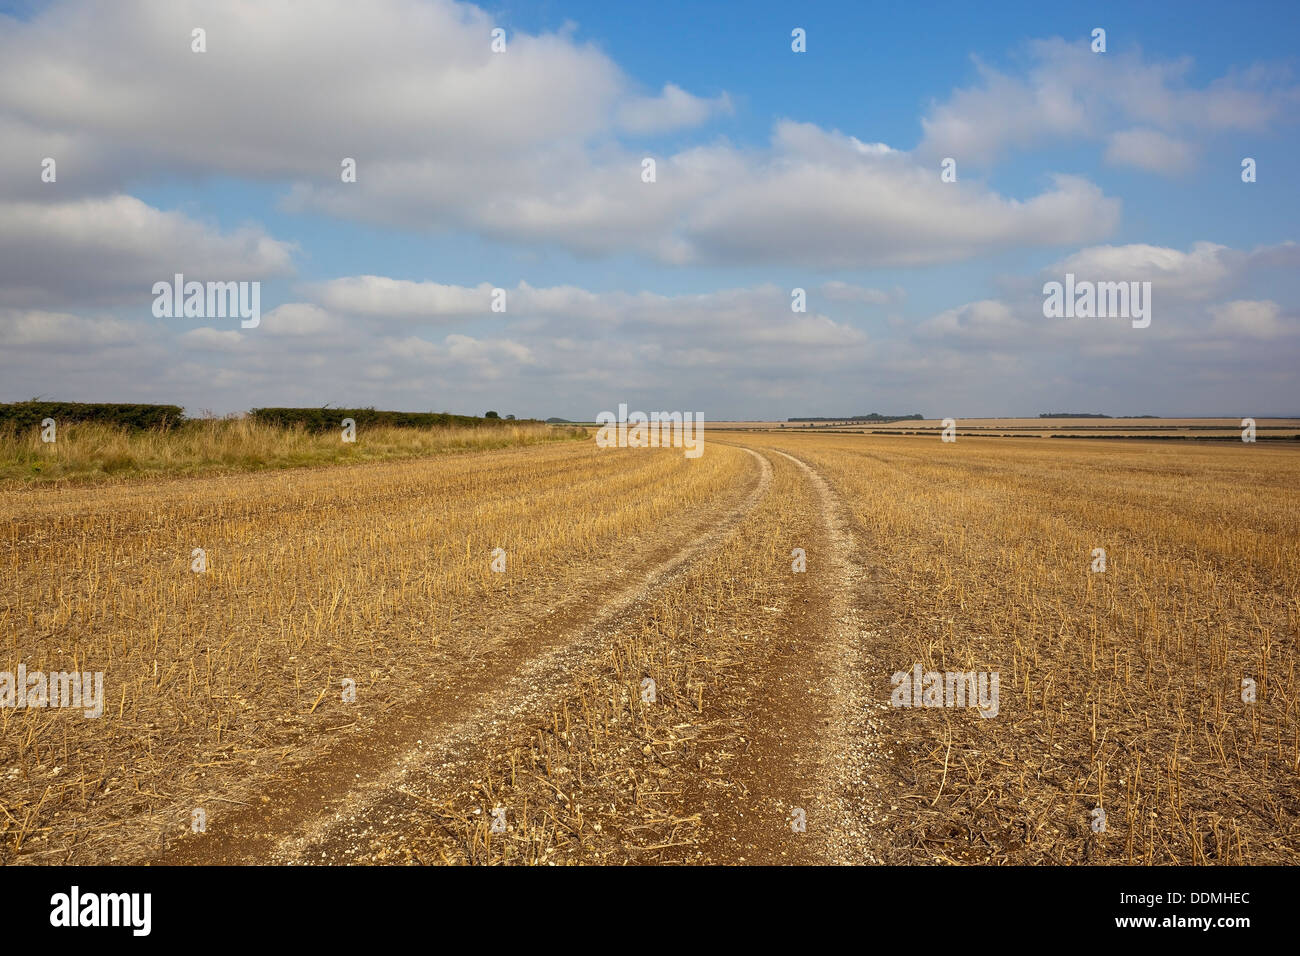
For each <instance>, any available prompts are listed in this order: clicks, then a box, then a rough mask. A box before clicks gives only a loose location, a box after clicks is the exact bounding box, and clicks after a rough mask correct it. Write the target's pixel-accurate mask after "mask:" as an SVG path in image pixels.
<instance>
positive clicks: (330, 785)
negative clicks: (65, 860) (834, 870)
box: [154, 449, 875, 864]
mask: <svg viewBox="0 0 1300 956" xmlns="http://www.w3.org/2000/svg"><path fill="white" fill-rule="evenodd" d="M746 452H747V454H748V456H750V458H751V463H752V466H753V467H752V468H751V472H752V474H751V475H750V476H749V479H748V480H749V485H750V488H749V490H748V492H747V493H746V494H745V496H744V497H743V499H742V500H740V501H739V502H738V503H736V504H735V505H734V506H732V507H730V508H729V509H724V510H723V511H722V513H721V514H716V515H711V516H709V520H708V521H705V522H703V523H702V525H701V528H700V530H699V531H698V532H697V533H696V534H695V535H693V536H692V540H690V541H685V542H683V541H681V540H680V539H677V540H672V541H669V542H666V543H659V544H658V546H657V547H656V548H653V549H644V548H643V549H641V550H640V551H638V550H635V549H633V550H629V552H628V553H626V554H625V555H623V556H621V567H620V568H619V569H618V581H619V586H618V587H617V588H611V589H607V590H606V591H604V592H603V593H600V594H598V595H594V596H589V597H588V599H587V600H582V601H576V602H573V603H572V604H571V605H570V606H568V607H566V608H565V609H564V610H563V612H562V613H559V614H555V615H551V616H548V617H546V618H545V619H544V620H535V621H533V622H530V623H531V626H530V627H524V628H520V633H519V636H518V638H517V639H516V640H515V641H513V642H512V643H511V644H510V646H509V647H508V648H506V649H505V650H504V651H503V652H502V653H499V654H498V655H496V656H494V657H493V658H492V659H490V660H487V661H484V662H482V665H481V666H480V667H478V668H477V669H475V670H473V671H472V672H471V671H469V670H468V669H466V668H461V669H460V670H459V671H458V672H457V673H447V674H443V675H440V678H441V679H440V681H439V684H438V685H437V686H435V687H431V688H429V693H427V694H425V695H421V696H420V697H419V698H418V699H417V700H414V701H412V702H411V703H410V704H409V705H407V706H405V707H401V708H397V709H395V710H394V711H393V712H392V713H391V714H390V715H388V716H387V717H386V718H385V720H384V721H383V723H382V724H380V725H378V726H375V727H372V728H370V729H368V731H367V732H366V734H365V735H364V736H359V737H355V738H344V739H343V740H341V741H340V744H339V746H337V747H334V748H331V750H330V751H329V752H327V753H326V754H324V755H323V756H322V757H321V758H320V759H318V760H316V761H314V762H312V763H309V764H306V765H301V766H297V767H294V768H292V769H291V770H289V772H288V773H286V774H285V775H284V776H282V777H281V778H280V779H278V780H277V781H276V783H275V785H274V786H273V787H271V788H269V789H267V790H266V791H265V793H264V794H263V795H264V796H265V798H266V800H265V802H262V803H259V804H254V805H251V806H246V807H243V808H241V809H240V810H239V811H237V812H235V813H228V814H224V815H223V817H222V821H221V826H220V828H219V829H218V828H212V829H210V830H209V832H207V833H205V834H203V835H202V836H198V837H187V838H185V839H183V840H181V841H179V842H177V843H175V844H173V845H172V846H171V847H169V848H168V850H167V851H166V852H165V853H163V854H162V855H160V856H159V857H157V858H156V859H155V861H154V862H158V863H241V862H242V863H246V862H275V863H282V864H283V863H289V864H293V863H299V864H303V863H305V864H322V863H329V864H336V863H350V862H358V861H370V860H382V859H392V858H393V857H394V855H395V854H394V848H395V846H400V845H401V844H405V843H407V842H408V839H409V837H410V835H411V834H416V833H424V832H428V831H430V830H432V829H436V828H437V827H438V826H439V824H440V823H441V822H442V821H443V819H445V818H448V817H450V816H451V814H449V813H448V812H447V807H448V806H449V805H450V804H451V803H452V801H453V797H454V795H456V794H457V793H460V794H462V795H464V794H467V793H468V792H469V791H472V790H473V789H474V788H475V787H476V786H477V785H478V784H479V780H478V775H479V774H480V773H481V763H482V757H483V755H484V754H490V753H493V752H499V751H503V750H505V749H506V748H508V747H509V746H510V744H511V742H512V741H514V740H517V739H519V738H520V737H521V736H525V735H527V734H528V732H529V728H530V727H531V726H532V725H534V724H536V723H537V722H538V720H539V719H542V718H544V716H545V715H546V714H547V713H549V712H550V709H551V708H552V706H553V705H554V704H555V703H556V700H557V698H559V697H563V696H564V695H565V694H566V693H567V691H568V688H569V686H570V685H571V683H572V680H573V676H574V675H575V674H577V673H578V672H580V671H581V670H582V669H583V667H584V666H586V665H590V664H591V662H593V661H594V660H596V658H597V657H598V655H599V651H600V649H601V647H602V646H604V645H605V644H607V643H608V642H609V639H610V637H611V635H613V634H616V633H618V632H620V631H628V630H630V629H632V628H634V627H635V626H636V625H637V620H638V618H639V616H641V615H643V614H644V608H643V607H642V605H643V603H644V599H645V598H646V596H647V595H648V594H650V593H652V592H656V591H660V590H662V589H664V588H666V587H669V586H671V584H672V582H673V581H674V580H675V579H677V578H680V577H681V575H682V573H683V572H684V570H685V569H687V568H689V567H691V566H692V565H695V564H698V563H699V562H700V560H701V559H702V558H703V557H705V556H706V555H708V554H709V553H710V552H712V551H715V550H716V549H718V548H719V547H722V546H725V545H726V544H727V542H728V539H729V537H730V536H731V535H732V534H733V533H734V532H735V529H736V528H737V526H738V525H739V523H740V522H741V521H742V520H743V519H744V518H745V517H746V516H750V515H752V513H753V512H754V510H755V508H756V506H757V505H758V504H759V503H760V502H761V501H763V500H764V498H765V497H766V496H768V495H769V494H770V489H771V486H772V474H773V465H772V460H773V456H778V457H777V460H778V461H781V462H782V467H789V466H793V468H794V469H795V470H796V472H797V479H798V481H799V483H801V484H803V485H804V486H805V489H804V490H805V491H806V492H807V494H806V496H805V497H803V498H802V499H800V505H801V508H802V512H801V514H800V515H799V518H800V522H801V525H802V528H803V531H802V537H801V539H800V541H799V545H800V546H802V547H803V548H804V549H805V551H806V552H807V554H808V555H809V571H808V573H806V574H801V575H798V576H797V577H795V578H793V579H792V580H794V581H797V585H796V586H795V590H794V593H793V595H792V601H791V604H790V606H789V608H788V609H787V610H786V613H785V614H784V615H783V619H782V622H781V627H780V631H779V633H778V634H776V635H775V636H774V637H773V639H772V640H771V642H770V644H771V647H772V649H773V650H772V653H770V654H769V655H767V656H766V657H765V658H760V660H761V662H762V666H761V667H751V668H747V672H746V675H745V685H746V688H747V693H746V696H745V700H746V701H747V705H745V706H742V707H740V708H738V712H736V713H734V714H733V715H732V716H733V718H734V719H737V720H739V721H741V722H742V724H743V727H744V728H745V733H744V737H743V739H744V749H743V752H741V753H740V754H739V755H738V756H737V759H736V760H734V761H733V762H731V763H730V765H729V767H728V771H727V775H728V777H729V782H730V783H731V786H729V787H726V788H710V787H694V788H693V784H694V781H691V780H689V779H687V780H685V781H684V782H683V783H684V789H683V793H692V791H693V795H694V797H695V798H696V799H698V800H699V803H698V804H697V805H695V806H689V805H688V806H684V807H683V809H684V810H693V812H694V815H696V816H698V817H699V819H700V820H701V822H702V826H701V827H700V830H699V833H698V838H697V839H696V840H695V841H694V842H695V843H696V847H695V848H694V849H695V852H696V853H697V854H698V857H697V858H698V859H699V860H700V861H707V862H735V863H776V862H800V863H823V862H859V863H860V862H871V861H873V860H874V859H875V857H874V856H873V854H872V853H871V850H870V847H869V843H870V841H869V838H868V834H867V832H866V829H867V828H866V817H865V816H864V814H865V813H866V812H867V808H868V805H869V804H870V803H871V799H872V797H871V790H870V787H869V786H865V785H864V782H863V776H864V772H865V766H866V763H865V761H866V760H867V756H868V755H867V751H868V749H869V747H870V739H869V737H868V738H864V737H862V736H861V735H862V734H863V733H864V732H866V733H869V732H870V727H869V726H868V723H867V720H868V718H867V717H866V716H865V714H864V704H863V700H862V697H863V688H862V675H861V674H858V673H856V668H857V666H858V662H857V661H856V660H855V652H854V648H855V642H854V640H853V636H854V622H853V616H852V615H853V610H852V608H851V607H850V601H849V595H850V594H851V593H852V592H853V584H854V582H855V581H856V580H857V577H858V571H857V568H856V566H855V564H854V557H853V555H854V548H853V546H852V540H851V535H850V532H849V530H848V526H847V519H846V517H845V513H844V509H843V506H842V504H841V503H840V502H839V501H838V499H837V497H836V494H835V492H834V490H833V489H832V488H831V486H830V485H829V484H828V483H827V482H826V481H825V479H824V478H822V477H821V476H820V475H818V474H817V473H815V472H814V471H812V470H811V469H810V468H809V467H808V466H807V465H806V464H804V463H803V462H802V461H800V460H799V459H797V458H794V457H793V456H791V455H788V454H786V453H784V452H771V451H769V452H766V453H759V452H756V451H754V450H752V449H746ZM787 504H789V502H787ZM476 624H477V626H478V627H480V628H482V629H483V630H484V631H485V632H488V631H490V630H491V629H492V628H494V627H496V626H499V623H498V622H495V621H493V620H491V619H490V618H485V619H484V620H482V621H479V622H476ZM828 624H829V630H828V629H827V625H828ZM796 808H798V809H799V810H802V811H803V812H804V815H805V818H806V821H807V829H806V832H797V831H796V829H795V828H794V827H793V826H792V825H791V823H792V812H793V811H795V810H796Z"/></svg>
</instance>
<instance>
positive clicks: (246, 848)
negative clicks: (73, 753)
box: [153, 448, 772, 865]
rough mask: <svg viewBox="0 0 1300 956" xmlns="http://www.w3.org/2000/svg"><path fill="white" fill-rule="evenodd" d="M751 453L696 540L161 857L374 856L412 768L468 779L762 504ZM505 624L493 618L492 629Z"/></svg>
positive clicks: (634, 571)
mask: <svg viewBox="0 0 1300 956" xmlns="http://www.w3.org/2000/svg"><path fill="white" fill-rule="evenodd" d="M743 450H744V451H746V452H747V453H748V454H749V455H750V456H751V457H752V458H753V459H754V463H755V465H756V466H757V467H756V473H755V474H753V475H752V477H751V487H750V488H749V489H748V491H747V492H746V493H745V494H744V496H743V498H741V500H740V501H739V502H738V503H737V504H735V505H733V506H732V507H731V508H730V509H728V510H727V511H726V512H724V513H723V514H722V515H721V516H719V517H718V518H717V519H715V520H713V521H712V522H708V523H706V524H705V525H704V527H703V529H702V531H701V533H699V534H698V535H697V536H696V537H695V538H694V540H693V541H691V542H690V543H688V544H686V545H684V546H683V545H682V544H681V543H680V540H675V541H673V542H672V543H670V544H668V545H665V546H663V547H660V548H658V549H657V550H655V551H653V552H652V553H650V554H649V555H648V556H638V559H637V560H636V561H635V563H634V564H632V565H631V566H630V567H624V568H622V569H621V570H620V573H618V574H617V575H616V576H615V577H616V578H617V583H616V584H615V587H616V588H617V589H616V590H615V591H614V593H613V594H609V595H596V596H594V597H592V598H590V599H587V600H580V601H577V602H574V603H572V604H566V605H565V606H563V607H561V608H559V609H556V610H555V613H553V614H551V615H550V616H548V617H546V618H545V619H544V620H541V621H534V622H530V626H528V627H526V630H527V633H526V634H523V635H521V636H520V637H519V638H518V639H517V640H515V641H514V642H513V643H512V644H511V645H510V646H508V647H506V648H504V649H503V650H500V651H498V652H497V653H493V654H490V655H483V656H481V657H476V658H471V659H468V660H466V661H464V662H463V664H462V665H461V666H460V667H457V668H456V669H455V673H448V674H439V675H433V676H436V686H431V687H429V688H427V689H426V693H424V694H421V695H416V696H415V697H413V698H412V699H410V700H409V701H407V702H405V703H402V704H398V705H396V706H394V707H393V708H392V713H391V714H386V715H385V716H384V718H383V720H382V721H381V722H380V724H379V725H378V726H377V727H375V728H373V729H371V730H368V731H367V732H366V734H365V735H364V737H363V738H362V739H357V738H356V737H353V738H343V739H341V740H340V741H339V743H338V745H337V746H333V747H331V748H330V749H329V750H328V751H327V752H326V753H325V754H324V755H323V756H322V757H321V758H319V759H317V760H315V761H313V762H311V763H308V764H304V765H301V766H298V767H295V768H292V769H291V770H290V771H289V772H288V773H286V774H284V775H282V776H279V777H277V780H276V783H275V784H274V785H273V787H271V788H269V789H267V791H266V792H264V793H263V794H261V802H260V803H259V804H251V805H250V804H246V803H245V804H244V807H245V808H244V809H242V810H239V811H237V812H234V813H230V814H227V815H224V816H223V817H222V818H220V819H219V821H214V820H213V817H214V816H215V815H214V814H211V813H210V814H209V830H208V832H206V833H204V834H201V835H198V836H189V835H187V836H186V837H185V838H183V839H182V840H180V841H177V842H175V843H174V844H172V845H171V846H169V847H167V848H165V849H164V851H163V852H162V853H161V854H160V855H159V856H158V857H157V858H156V859H155V860H154V861H153V862H156V863H160V864H168V865H172V864H241V863H279V864H293V863H312V864H324V863H348V862H355V861H358V859H361V858H364V857H366V856H367V854H368V850H369V844H370V842H371V837H373V836H374V835H375V834H376V832H377V830H376V827H377V825H378V824H379V823H381V821H384V820H392V819H394V818H396V817H397V816H399V815H402V814H403V813H404V812H405V810H409V808H410V807H411V804H412V801H411V799H410V797H409V795H408V793H406V792H404V787H403V781H404V780H406V778H407V777H408V775H409V774H419V775H420V776H421V777H426V778H433V779H435V780H436V781H437V786H438V788H439V789H441V790H446V789H448V788H451V787H454V786H456V785H458V784H461V783H463V779H464V776H465V774H466V773H467V772H468V771H469V769H470V768H472V767H473V766H475V764H476V761H477V759H478V758H480V757H481V756H482V754H483V753H485V752H488V751H489V750H490V748H491V747H492V745H493V742H494V741H499V740H505V739H508V736H509V734H510V732H511V730H512V729H513V728H515V727H517V726H518V725H519V724H520V723H521V722H523V721H526V720H527V719H528V718H529V717H530V716H536V715H537V714H539V713H542V712H544V710H545V705H546V703H547V702H548V701H549V700H550V699H551V696H552V695H551V694H550V693H549V691H550V690H551V689H552V688H554V687H555V686H557V683H558V682H562V681H565V680H566V677H567V675H568V674H570V673H571V672H573V671H574V670H575V669H576V668H578V667H579V666H580V665H581V664H582V663H583V662H584V661H586V660H588V659H589V658H590V657H591V656H592V655H593V654H595V653H596V652H598V651H599V650H600V649H601V646H602V636H603V635H605V634H607V633H608V632H609V631H611V630H613V629H615V628H616V627H617V626H618V624H619V622H620V620H621V619H622V618H624V617H627V616H629V615H631V614H634V613H635V611H636V606H637V604H638V602H639V601H641V600H642V599H643V598H645V597H646V596H647V595H648V594H649V593H651V592H652V591H653V590H654V589H656V588H658V587H660V586H662V585H664V584H666V583H668V582H670V581H671V580H673V579H675V578H676V577H677V576H679V575H681V574H682V573H683V572H684V571H685V570H686V569H687V568H689V567H690V566H691V565H692V564H693V563H694V562H695V561H696V560H698V559H699V558H700V557H701V556H702V555H704V554H706V553H707V552H708V551H709V550H711V549H712V548H715V547H716V546H717V545H718V544H719V543H721V542H722V541H723V540H725V538H726V536H727V535H728V534H729V533H730V531H731V530H732V529H733V528H734V527H735V526H737V525H738V524H739V523H740V522H741V521H742V520H743V518H744V517H745V516H746V515H747V514H748V513H750V512H751V511H752V510H753V509H754V508H755V507H756V506H757V504H758V503H759V502H760V501H761V500H762V499H763V497H764V496H765V495H766V494H767V492H768V488H769V486H770V485H771V481H772V465H771V462H770V461H769V460H768V459H767V458H766V457H765V456H763V455H761V454H759V453H758V452H756V451H754V450H752V449H748V448H745V449H743ZM625 580H626V581H629V582H630V583H626V584H624V583H622V582H623V581H625ZM498 624H499V622H496V621H485V622H483V623H482V624H481V625H480V629H481V630H484V631H490V630H492V628H493V626H494V625H498ZM223 808H224V807H223ZM426 809H427V808H426ZM214 822H217V823H218V825H217V826H213V825H212V824H213V823H214Z"/></svg>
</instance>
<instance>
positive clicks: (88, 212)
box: [0, 195, 294, 308]
mask: <svg viewBox="0 0 1300 956" xmlns="http://www.w3.org/2000/svg"><path fill="white" fill-rule="evenodd" d="M293 248H294V247H293V246H292V245H291V244H289V243H284V242H280V241H277V240H275V239H272V238H271V237H269V236H267V235H266V234H265V233H264V232H262V231H261V230H259V229H256V228H253V227H247V228H243V229H237V230H235V231H233V232H229V233H222V232H220V231H219V230H217V229H214V228H212V227H210V226H208V225H206V224H203V223H200V222H196V221H194V220H193V219H190V218H188V217H186V216H185V215H183V214H181V213H177V212H162V211H161V210H158V209H155V208H153V207H152V206H149V205H147V204H145V203H143V202H141V201H140V200H138V199H136V198H134V197H132V196H123V195H118V196H110V197H107V198H86V199H78V200H72V201H69V202H47V203H38V202H7V203H6V202H0V304H7V305H31V306H44V307H48V306H51V305H67V304H75V303H83V302H93V303H97V304H105V305H107V304H118V303H122V304H129V303H134V304H139V305H140V306H141V307H142V308H149V307H150V306H151V304H152V302H153V294H152V291H151V289H152V287H153V283H155V282H159V281H167V282H171V281H172V279H173V276H174V274H175V273H178V272H179V273H182V274H184V275H185V276H186V279H187V280H189V279H195V280H199V281H206V280H208V279H213V280H222V281H236V280H242V281H253V280H260V279H264V278H270V277H273V276H279V275H286V274H288V273H289V272H291V271H292V254H293Z"/></svg>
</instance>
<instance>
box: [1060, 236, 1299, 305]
mask: <svg viewBox="0 0 1300 956" xmlns="http://www.w3.org/2000/svg"><path fill="white" fill-rule="evenodd" d="M1298 266H1300V246H1297V245H1296V244H1295V243H1291V242H1287V243H1281V244H1278V245H1272V246H1261V247H1259V248H1257V249H1255V250H1252V251H1249V252H1246V251H1242V250H1238V249H1231V248H1229V247H1228V246H1224V245H1220V244H1218V243H1213V242H1205V241H1201V242H1196V243H1193V244H1192V247H1191V249H1189V250H1188V251H1186V252H1184V251H1183V250H1181V249H1173V248H1169V247H1167V246H1154V245H1148V244H1145V243H1131V244H1128V245H1122V246H1109V245H1108V246H1090V247H1088V248H1085V249H1081V250H1079V251H1078V252H1076V253H1074V254H1072V255H1070V256H1067V257H1066V258H1064V259H1062V260H1060V261H1059V262H1057V263H1055V264H1053V265H1051V266H1049V267H1048V268H1047V269H1045V270H1044V271H1043V276H1044V277H1045V278H1055V279H1056V280H1058V281H1059V280H1060V277H1061V276H1062V275H1064V274H1065V273H1067V272H1072V273H1074V275H1075V277H1076V279H1087V280H1089V281H1093V282H1128V281H1149V282H1151V283H1152V288H1153V290H1155V291H1157V292H1159V293H1161V295H1162V296H1169V297H1173V298H1176V299H1186V300H1202V299H1206V298H1209V297H1212V296H1216V295H1222V294H1223V293H1225V292H1227V291H1229V290H1230V289H1232V288H1234V287H1236V286H1237V285H1239V284H1240V283H1242V282H1243V281H1245V279H1246V278H1247V277H1248V276H1249V275H1250V274H1251V273H1252V272H1253V271H1256V270H1260V269H1285V268H1296V267H1298Z"/></svg>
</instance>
